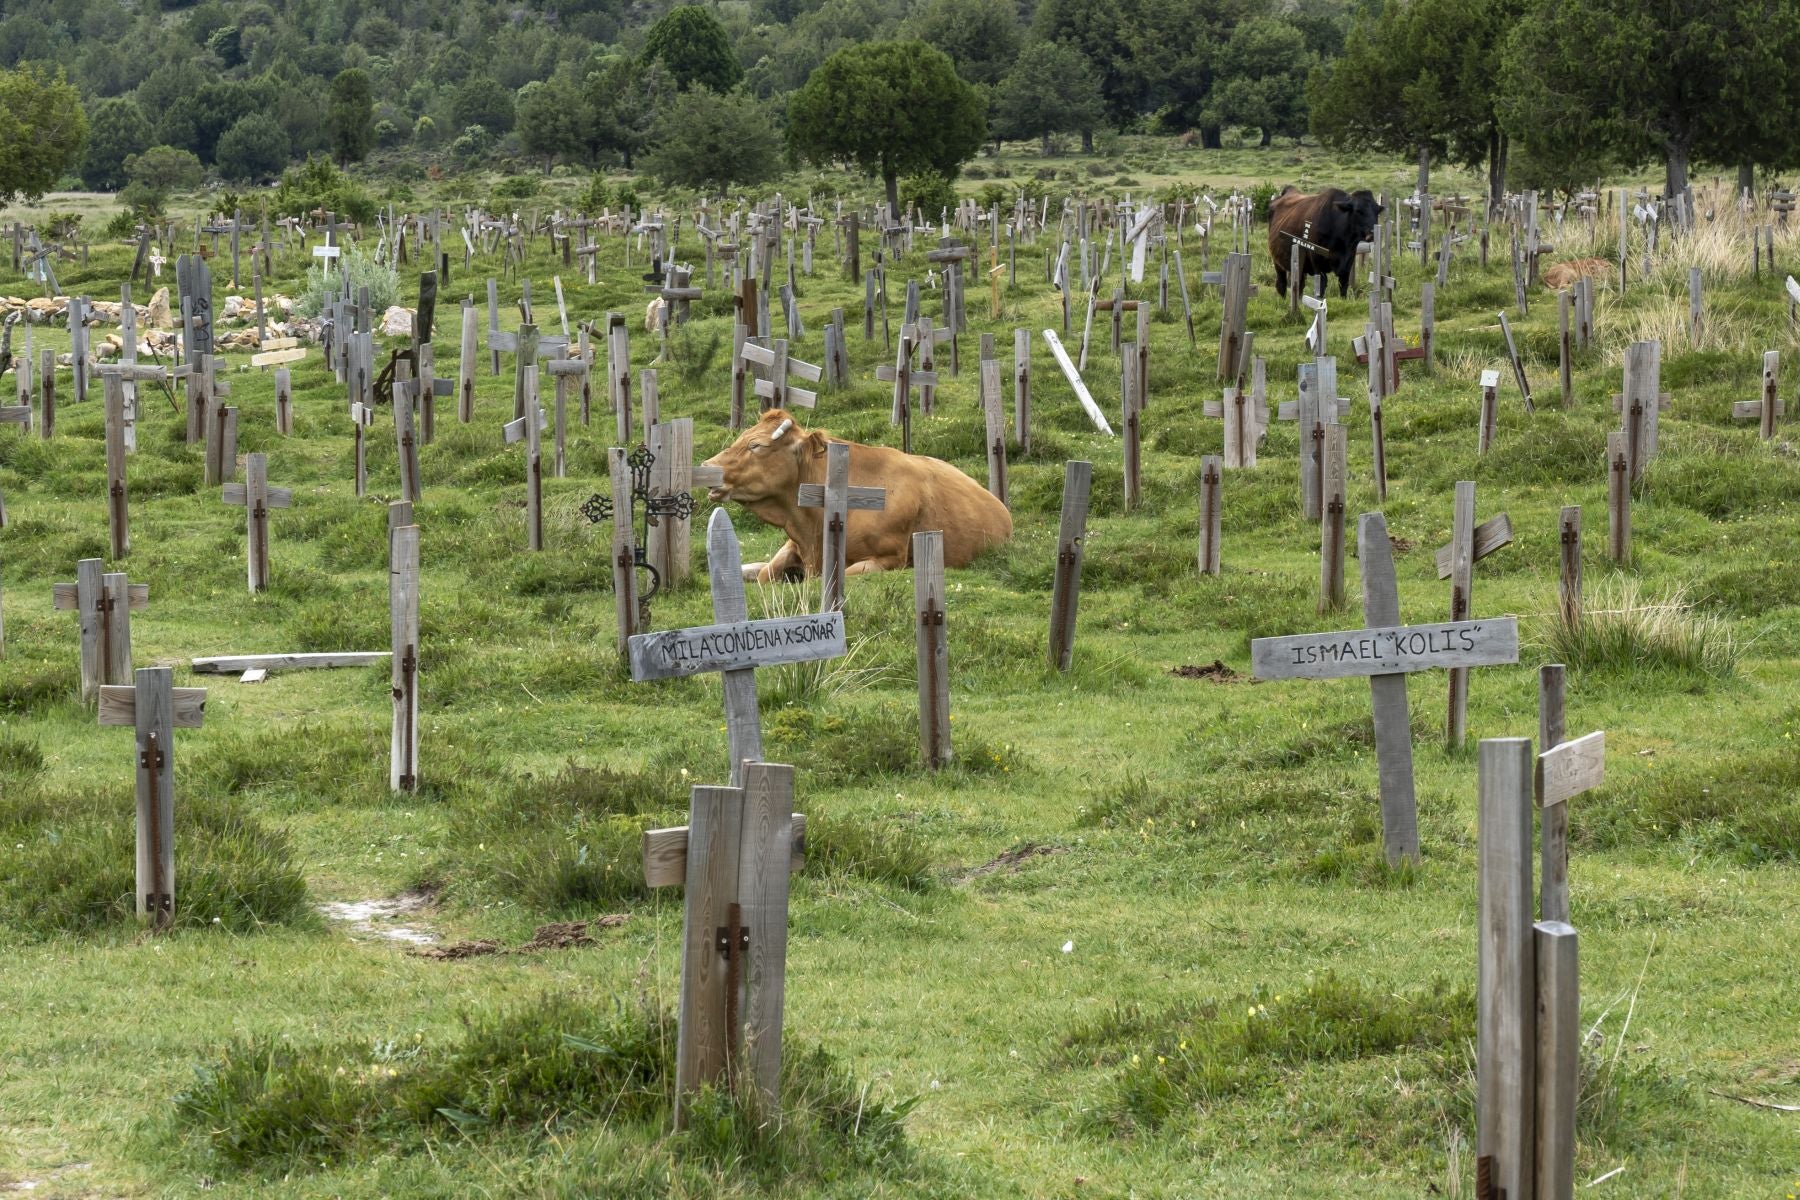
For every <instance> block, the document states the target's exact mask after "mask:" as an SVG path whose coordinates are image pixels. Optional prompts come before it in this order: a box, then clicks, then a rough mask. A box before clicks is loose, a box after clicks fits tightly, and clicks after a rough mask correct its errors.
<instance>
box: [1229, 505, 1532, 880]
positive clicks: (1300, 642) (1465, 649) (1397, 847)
mask: <svg viewBox="0 0 1800 1200" xmlns="http://www.w3.org/2000/svg"><path fill="white" fill-rule="evenodd" d="M1356 541H1357V552H1358V555H1359V557H1360V558H1361V560H1362V577H1363V619H1364V624H1365V626H1366V627H1365V628H1363V629H1357V630H1347V631H1344V632H1341V633H1302V634H1294V635H1291V636H1288V637H1274V638H1256V639H1255V640H1253V641H1252V642H1251V643H1250V664H1251V674H1252V675H1253V676H1254V677H1255V678H1257V679H1344V678H1349V677H1352V676H1359V675H1366V676H1368V678H1369V689H1370V701H1371V705H1372V707H1373V709H1374V715H1375V755H1376V761H1377V764H1378V769H1379V772H1380V782H1381V824H1382V843H1383V847H1384V849H1385V851H1386V854H1387V860H1388V865H1389V866H1392V867H1398V866H1399V865H1400V862H1401V860H1402V859H1411V860H1413V861H1414V862H1417V861H1418V857H1419V828H1418V807H1417V803H1416V801H1415V799H1414V794H1413V767H1412V725H1411V715H1410V713H1409V711H1408V709H1407V704H1406V676H1407V675H1408V674H1409V673H1411V672H1413V671H1426V670H1430V669H1431V668H1433V667H1488V666H1497V665H1501V664H1506V663H1516V662H1518V661H1519V623H1518V621H1516V620H1515V619H1514V618H1512V617H1495V618H1491V619H1488V620H1482V621H1449V622H1445V623H1443V624H1438V625H1401V624H1400V592H1399V587H1398V584H1397V583H1396V581H1395V577H1394V555H1393V548H1392V546H1391V544H1390V543H1389V542H1388V535H1387V519H1386V518H1385V517H1384V516H1383V515H1382V514H1381V513H1364V514H1362V517H1361V518H1360V519H1359V520H1358V522H1357V528H1356Z"/></svg>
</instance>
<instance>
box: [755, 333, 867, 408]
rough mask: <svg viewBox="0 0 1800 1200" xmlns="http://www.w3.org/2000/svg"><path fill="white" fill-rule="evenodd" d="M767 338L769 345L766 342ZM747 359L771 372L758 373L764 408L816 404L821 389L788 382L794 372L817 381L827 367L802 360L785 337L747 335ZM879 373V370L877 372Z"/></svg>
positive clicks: (808, 406) (757, 385) (811, 406)
mask: <svg viewBox="0 0 1800 1200" xmlns="http://www.w3.org/2000/svg"><path fill="white" fill-rule="evenodd" d="M764 341H767V342H768V343H769V344H768V345H766V346H765V345H763V342H764ZM743 356H744V361H745V362H749V363H755V364H756V365H757V366H759V367H762V368H764V369H766V370H767V371H768V373H769V374H768V376H767V377H766V378H764V377H760V376H759V377H758V378H757V380H756V382H755V385H754V390H755V392H756V394H757V395H758V396H760V397H762V398H763V400H765V401H767V403H765V404H764V405H763V409H764V411H767V410H768V409H771V408H793V407H796V406H797V407H800V408H816V407H817V406H818V403H819V393H817V392H812V391H808V390H807V389H805V388H800V387H794V386H793V385H792V384H790V383H788V377H789V376H790V375H791V376H793V377H794V378H795V379H799V380H802V381H804V382H806V383H817V382H819V380H820V379H821V378H823V377H824V374H825V369H824V368H823V367H820V366H815V365H814V364H812V363H809V362H801V361H800V360H799V359H797V358H791V357H789V355H788V344H787V341H786V340H785V339H783V338H767V339H764V338H757V339H754V340H750V339H746V340H745V342H744V346H743ZM877 375H878V376H879V371H878V372H877Z"/></svg>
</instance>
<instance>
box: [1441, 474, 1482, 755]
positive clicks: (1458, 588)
mask: <svg viewBox="0 0 1800 1200" xmlns="http://www.w3.org/2000/svg"><path fill="white" fill-rule="evenodd" d="M1474 585H1475V484H1474V483H1473V482H1471V481H1469V480H1462V481H1459V482H1458V483H1457V485H1456V500H1455V505H1454V507H1453V508H1452V510H1451V521H1450V619H1451V620H1452V621H1467V620H1468V619H1469V614H1470V611H1471V607H1470V606H1471V604H1472V599H1471V593H1472V591H1473V589H1474ZM1446 673H1447V674H1448V675H1449V677H1450V701H1449V713H1448V715H1447V716H1446V717H1445V720H1444V743H1445V745H1447V746H1448V747H1449V748H1450V749H1452V750H1455V749H1459V748H1461V746H1462V745H1463V743H1464V742H1465V741H1467V740H1468V726H1469V669H1468V668H1467V667H1451V668H1450V669H1449V671H1448V672H1446Z"/></svg>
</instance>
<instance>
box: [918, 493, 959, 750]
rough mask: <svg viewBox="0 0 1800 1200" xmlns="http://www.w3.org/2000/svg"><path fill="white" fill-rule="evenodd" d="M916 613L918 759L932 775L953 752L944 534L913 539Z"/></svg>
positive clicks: (924, 534)
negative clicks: (946, 636) (945, 626)
mask: <svg viewBox="0 0 1800 1200" xmlns="http://www.w3.org/2000/svg"><path fill="white" fill-rule="evenodd" d="M912 561H913V608H914V611H916V612H917V613H918V625H917V636H916V638H915V641H916V643H917V647H916V648H917V652H918V667H919V754H920V757H921V758H923V759H924V762H925V765H926V766H927V767H928V768H930V769H931V770H934V771H935V770H937V769H938V768H939V767H942V766H945V765H947V764H948V763H949V762H950V760H951V758H952V757H953V752H952V750H951V747H950V648H949V644H948V642H947V640H946V638H945V630H944V534H943V531H942V530H936V529H933V530H920V531H919V532H917V533H914V534H913V535H912Z"/></svg>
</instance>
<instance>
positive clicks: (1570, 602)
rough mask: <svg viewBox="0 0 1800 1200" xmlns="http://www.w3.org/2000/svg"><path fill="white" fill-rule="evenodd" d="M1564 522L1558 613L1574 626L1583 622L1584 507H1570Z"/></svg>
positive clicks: (1561, 539)
mask: <svg viewBox="0 0 1800 1200" xmlns="http://www.w3.org/2000/svg"><path fill="white" fill-rule="evenodd" d="M1560 524H1561V528H1560V534H1559V538H1558V540H1559V541H1560V542H1561V545H1562V563H1561V570H1560V571H1559V572H1558V576H1557V599H1558V612H1559V614H1560V616H1561V618H1562V622H1563V624H1564V625H1566V626H1568V627H1569V628H1571V629H1573V628H1574V627H1575V626H1576V625H1579V624H1580V623H1581V506H1580V505H1579V504H1571V505H1568V506H1566V507H1565V508H1564V509H1563V510H1562V521H1561V523H1560Z"/></svg>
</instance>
